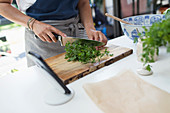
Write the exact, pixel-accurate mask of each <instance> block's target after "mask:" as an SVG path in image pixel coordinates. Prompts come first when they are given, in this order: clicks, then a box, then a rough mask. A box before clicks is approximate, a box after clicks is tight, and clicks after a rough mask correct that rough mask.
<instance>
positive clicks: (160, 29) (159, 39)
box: [139, 18, 170, 71]
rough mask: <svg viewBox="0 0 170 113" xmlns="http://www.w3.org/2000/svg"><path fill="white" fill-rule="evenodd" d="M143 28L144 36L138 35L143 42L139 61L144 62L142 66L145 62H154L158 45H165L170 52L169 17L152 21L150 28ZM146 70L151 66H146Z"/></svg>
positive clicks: (157, 52)
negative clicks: (159, 20) (155, 21)
mask: <svg viewBox="0 0 170 113" xmlns="http://www.w3.org/2000/svg"><path fill="white" fill-rule="evenodd" d="M143 28H144V30H145V38H143V36H141V34H139V35H140V39H141V41H142V43H143V53H142V58H141V61H142V62H144V66H145V65H146V64H147V63H150V62H154V55H155V53H156V54H157V55H159V47H160V46H166V48H167V52H170V18H167V19H166V20H162V21H161V22H157V23H154V24H153V25H152V26H151V27H150V29H149V30H148V29H146V27H143ZM146 69H147V70H148V71H150V70H151V66H150V65H149V64H148V65H147V66H146Z"/></svg>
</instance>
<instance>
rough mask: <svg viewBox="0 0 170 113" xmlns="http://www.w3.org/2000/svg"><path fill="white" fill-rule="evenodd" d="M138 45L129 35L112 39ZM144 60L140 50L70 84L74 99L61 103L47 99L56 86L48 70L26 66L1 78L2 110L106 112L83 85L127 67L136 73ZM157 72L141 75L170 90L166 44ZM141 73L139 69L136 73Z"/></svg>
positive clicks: (23, 112) (17, 112) (4, 112)
mask: <svg viewBox="0 0 170 113" xmlns="http://www.w3.org/2000/svg"><path fill="white" fill-rule="evenodd" d="M111 43H112V44H115V45H119V46H124V47H128V48H135V44H133V42H132V41H131V40H130V39H128V38H127V37H125V36H122V37H118V38H116V39H113V40H110V41H109V43H108V44H111ZM141 66H142V63H140V62H138V61H137V58H136V52H135V49H134V53H133V54H132V55H130V56H128V57H125V58H123V59H121V60H119V61H117V62H115V63H113V64H111V65H109V66H106V67H104V68H101V69H99V70H97V71H95V72H93V73H91V74H89V75H87V76H85V77H83V78H81V79H79V80H77V81H75V82H73V83H71V84H69V85H68V86H69V87H71V88H72V89H73V90H74V91H75V95H74V97H73V99H72V100H71V101H69V102H68V103H66V104H63V105H60V106H50V105H47V104H46V103H44V100H43V97H44V95H45V93H46V92H47V91H48V90H49V89H50V88H53V86H52V85H51V84H50V83H49V81H48V80H47V79H46V78H45V77H44V75H46V74H47V72H46V71H44V70H42V69H40V68H38V67H36V66H33V67H31V68H28V69H26V70H23V71H20V72H16V73H15V74H11V75H6V76H3V77H1V78H0V113H102V111H101V110H100V109H99V108H98V107H97V106H96V105H95V104H94V103H93V101H92V100H91V99H90V98H89V97H88V95H87V94H86V92H85V91H84V89H83V85H84V84H85V83H89V82H97V81H101V80H104V79H107V78H110V77H112V76H115V75H116V74H117V73H119V72H121V71H122V70H125V69H130V70H132V71H133V72H135V73H136V70H137V68H140V67H141ZM152 66H153V72H154V73H153V75H152V76H141V75H137V76H139V77H140V78H142V79H144V80H145V81H147V82H149V83H151V84H153V85H155V86H157V87H159V88H160V89H162V90H164V91H167V92H168V93H170V54H167V53H166V49H165V48H160V56H159V57H158V61H156V62H155V63H153V64H152ZM136 74H137V73H136Z"/></svg>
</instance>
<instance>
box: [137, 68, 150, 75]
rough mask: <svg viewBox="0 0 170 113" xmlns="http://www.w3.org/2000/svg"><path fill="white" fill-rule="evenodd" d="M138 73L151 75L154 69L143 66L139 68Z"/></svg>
mask: <svg viewBox="0 0 170 113" xmlns="http://www.w3.org/2000/svg"><path fill="white" fill-rule="evenodd" d="M137 73H138V74H140V75H143V76H149V75H152V74H153V71H152V70H151V71H148V70H146V67H142V68H140V69H137Z"/></svg>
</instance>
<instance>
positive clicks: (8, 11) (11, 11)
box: [0, 0, 30, 27]
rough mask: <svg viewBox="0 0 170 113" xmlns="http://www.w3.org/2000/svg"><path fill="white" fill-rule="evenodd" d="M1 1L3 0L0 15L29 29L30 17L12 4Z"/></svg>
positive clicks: (0, 4) (0, 3) (0, 5)
mask: <svg viewBox="0 0 170 113" xmlns="http://www.w3.org/2000/svg"><path fill="white" fill-rule="evenodd" d="M1 1H2V0H0V15H2V16H4V17H5V18H7V19H9V20H11V21H13V22H15V23H17V24H20V25H22V26H24V27H27V21H28V20H29V18H30V17H29V16H26V15H25V14H23V13H22V12H20V11H19V10H18V9H17V8H15V7H13V6H11V4H10V2H1Z"/></svg>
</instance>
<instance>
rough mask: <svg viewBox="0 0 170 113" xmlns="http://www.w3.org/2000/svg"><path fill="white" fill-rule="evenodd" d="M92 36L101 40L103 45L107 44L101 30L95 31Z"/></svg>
mask: <svg viewBox="0 0 170 113" xmlns="http://www.w3.org/2000/svg"><path fill="white" fill-rule="evenodd" d="M93 37H94V38H93V39H94V40H96V41H100V42H103V43H105V45H106V44H107V38H106V36H105V35H104V34H103V33H102V32H101V31H95V32H94V33H93Z"/></svg>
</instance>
